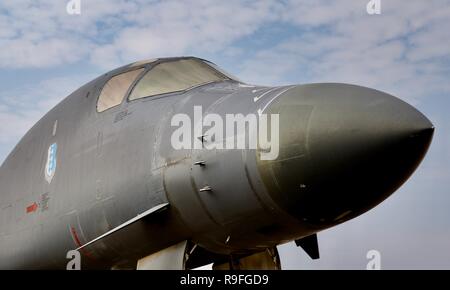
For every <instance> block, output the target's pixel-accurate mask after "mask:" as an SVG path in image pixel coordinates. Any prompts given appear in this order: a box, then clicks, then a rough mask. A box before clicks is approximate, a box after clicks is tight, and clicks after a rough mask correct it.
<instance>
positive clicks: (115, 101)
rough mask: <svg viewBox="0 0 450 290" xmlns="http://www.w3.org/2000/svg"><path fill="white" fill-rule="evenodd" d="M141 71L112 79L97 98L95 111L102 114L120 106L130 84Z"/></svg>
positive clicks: (130, 72)
mask: <svg viewBox="0 0 450 290" xmlns="http://www.w3.org/2000/svg"><path fill="white" fill-rule="evenodd" d="M143 70H144V69H143V68H141V69H137V70H133V71H129V72H126V73H123V74H120V75H116V76H114V77H112V78H111V79H110V80H109V81H108V82H107V83H106V84H105V85H104V86H103V89H102V91H101V93H100V96H99V97H98V102H97V111H98V112H103V111H106V110H108V109H110V108H112V107H115V106H117V105H120V103H122V100H123V98H124V96H125V94H126V93H127V91H128V89H129V88H130V86H131V84H132V83H133V82H134V80H135V79H136V78H137V76H138V75H139V74H140V73H141V72H142V71H143Z"/></svg>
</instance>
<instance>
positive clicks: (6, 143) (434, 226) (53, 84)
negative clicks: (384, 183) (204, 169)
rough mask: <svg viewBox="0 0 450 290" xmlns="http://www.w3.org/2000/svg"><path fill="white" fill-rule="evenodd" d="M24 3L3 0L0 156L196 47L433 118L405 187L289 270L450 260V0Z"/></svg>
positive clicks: (286, 251) (277, 79)
mask: <svg viewBox="0 0 450 290" xmlns="http://www.w3.org/2000/svg"><path fill="white" fill-rule="evenodd" d="M68 2H69V1H68V0H67V1H65V0H61V1H51V0H33V1H32V0H14V1H12V0H11V1H8V0H6V1H2V2H1V3H0V88H1V89H0V160H4V158H5V157H6V156H7V154H9V152H10V151H11V150H12V148H13V146H14V145H15V144H16V143H17V142H18V140H19V139H20V138H21V136H23V134H24V133H25V132H26V131H27V130H28V129H29V128H30V127H31V126H32V125H33V124H34V123H35V122H36V121H37V120H38V119H39V118H40V117H42V116H43V115H44V114H45V113H46V112H47V111H48V110H49V109H50V108H51V107H52V106H54V105H55V104H56V103H57V102H59V101H60V100H62V99H63V98H64V97H65V96H67V95H68V94H69V93H70V92H72V91H74V90H75V89H77V88H78V87H79V86H81V85H82V84H83V83H85V82H87V81H89V80H91V79H92V78H94V77H96V76H98V75H100V74H102V73H104V72H106V71H108V70H110V69H113V68H115V67H117V66H120V65H124V64H127V63H130V62H134V61H136V60H140V59H146V58H154V57H163V56H177V55H194V56H198V57H202V58H206V59H209V60H211V61H213V62H215V63H217V64H218V65H220V66H222V67H223V68H224V69H226V70H228V71H230V72H231V73H233V74H234V75H237V76H238V77H239V78H241V79H243V80H245V81H247V82H249V83H255V84H265V85H274V84H293V83H309V82H326V81H331V82H347V83H355V84H359V85H364V86H369V87H373V88H376V89H380V90H383V91H386V92H389V93H391V94H393V95H395V96H398V97H400V98H402V99H403V100H405V101H407V102H409V103H411V104H413V105H415V106H416V107H417V108H418V109H420V110H421V111H422V112H424V113H425V114H426V115H427V116H428V117H429V118H430V119H431V120H432V121H433V123H434V124H435V126H436V135H435V139H434V142H433V144H432V147H431V148H430V152H429V154H428V156H427V158H426V159H425V161H424V162H423V164H422V165H421V166H420V168H419V170H418V171H417V172H416V174H415V175H414V176H413V177H412V178H411V179H410V180H409V182H408V183H406V184H405V185H404V186H403V187H402V188H401V189H400V190H399V191H398V192H397V193H396V194H394V195H393V196H392V197H391V198H389V199H388V200H387V201H386V202H384V203H383V204H382V205H381V206H380V207H378V208H376V209H374V210H372V211H370V212H369V213H367V214H365V215H363V216H361V217H359V218H357V219H355V220H353V221H350V222H348V223H346V224H344V225H341V226H339V227H337V228H335V229H332V230H328V231H326V232H324V233H322V234H321V235H320V236H319V239H320V242H321V248H322V257H323V258H322V259H321V260H320V261H318V262H311V261H309V260H308V258H307V257H306V256H305V255H304V254H303V253H302V252H301V251H300V250H298V249H295V248H294V246H293V245H291V244H290V245H285V246H282V247H281V249H280V252H281V254H282V259H283V261H284V263H283V264H284V266H285V267H286V268H356V269H364V268H365V264H366V263H367V259H366V256H365V255H366V253H367V251H368V250H370V249H377V250H379V251H380V252H381V255H382V267H383V268H450V250H449V246H448V245H450V213H449V210H448V208H449V207H450V196H449V193H450V190H449V189H450V165H449V164H450V142H449V135H450V134H449V133H450V125H449V124H450V114H449V113H448V112H449V108H450V98H449V92H450V30H449V29H448V27H450V1H446V0H434V1H433V0H432V1H420V0H413V1H408V2H406V1H402V0H390V1H387V0H381V3H382V6H381V8H382V10H381V14H380V15H368V14H367V12H366V4H367V2H368V0H367V1H366V0H338V1H325V0H316V1H313V0H306V1H301V0H292V1H291V0H284V1H265V0H258V1H250V0H245V1H234V0H228V1H210V0H195V1H171V0H165V1H144V0H134V1H133V0H129V1H125V0H81V14H80V15H69V14H67V12H66V4H67V3H68Z"/></svg>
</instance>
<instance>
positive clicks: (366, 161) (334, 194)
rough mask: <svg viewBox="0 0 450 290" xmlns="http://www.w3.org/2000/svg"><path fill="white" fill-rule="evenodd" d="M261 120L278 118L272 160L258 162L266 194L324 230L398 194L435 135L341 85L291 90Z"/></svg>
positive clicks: (377, 99)
mask: <svg viewBox="0 0 450 290" xmlns="http://www.w3.org/2000/svg"><path fill="white" fill-rule="evenodd" d="M264 113H266V114H279V118H280V128H279V155H278V158H277V159H275V160H268V161H265V160H260V159H259V161H258V162H259V164H258V167H259V170H260V173H261V176H262V178H263V180H264V183H265V185H266V187H267V189H268V191H269V193H270V194H271V195H272V197H273V198H274V200H275V201H276V202H278V203H279V204H280V206H281V207H282V208H284V209H285V210H287V211H288V212H289V213H290V214H291V215H293V216H295V217H297V218H298V219H300V220H302V221H303V222H305V223H308V224H310V225H316V226H318V227H324V228H325V227H329V226H333V225H335V224H337V223H341V222H344V221H346V220H348V219H351V218H353V217H356V216H358V215H360V214H362V213H364V212H365V211H367V210H369V209H370V208H372V207H374V206H376V205H377V204H379V203H380V202H381V201H383V200H384V199H385V198H387V197H388V196H389V195H390V194H392V193H393V192H394V191H395V190H396V189H398V188H399V187H400V186H401V185H402V184H403V183H404V182H405V181H406V180H407V178H408V177H409V176H410V175H411V174H412V173H413V171H414V170H415V169H416V168H417V166H418V165H419V163H420V161H421V160H422V158H423V157H424V155H425V153H426V151H427V149H428V147H429V144H430V142H431V139H432V135H433V131H434V127H433V125H432V124H431V122H430V121H429V120H428V119H427V118H426V117H425V116H424V115H423V114H421V113H420V112H419V111H417V110H416V109H415V108H413V107H412V106H410V105H409V104H407V103H405V102H403V101H401V100H399V99H397V98H395V97H393V96H391V95H388V94H386V93H383V92H380V91H376V90H372V89H368V88H364V87H359V86H353V85H346V84H312V85H302V86H297V87H294V88H292V89H290V90H289V91H287V92H286V93H284V94H283V95H281V96H279V97H278V98H277V99H276V100H274V101H273V102H272V103H271V104H270V106H269V107H268V109H267V110H266V111H265V112H264Z"/></svg>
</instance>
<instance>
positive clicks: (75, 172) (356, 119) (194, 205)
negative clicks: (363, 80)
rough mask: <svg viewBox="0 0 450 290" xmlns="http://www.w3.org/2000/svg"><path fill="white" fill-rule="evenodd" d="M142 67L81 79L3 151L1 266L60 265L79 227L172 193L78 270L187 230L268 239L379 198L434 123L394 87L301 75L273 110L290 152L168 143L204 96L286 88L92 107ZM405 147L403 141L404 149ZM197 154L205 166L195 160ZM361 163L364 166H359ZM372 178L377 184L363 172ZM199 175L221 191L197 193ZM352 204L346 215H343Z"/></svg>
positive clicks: (225, 85)
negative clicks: (53, 165) (315, 80)
mask: <svg viewBox="0 0 450 290" xmlns="http://www.w3.org/2000/svg"><path fill="white" fill-rule="evenodd" d="M170 60H171V59H162V60H161V61H170ZM151 65H152V64H148V65H147V66H151ZM135 68H136V67H132V66H125V67H122V68H119V69H117V70H115V71H113V72H110V73H108V74H106V75H103V76H101V77H99V78H98V79H96V80H94V81H92V82H90V83H88V84H86V85H85V86H83V87H81V88H80V89H78V90H77V91H76V92H74V93H73V94H71V95H70V96H69V97H67V98H66V99H65V100H64V101H63V102H61V103H60V104H59V105H57V106H56V107H55V108H54V109H52V110H51V111H50V112H49V113H48V114H47V115H46V116H44V117H43V118H42V119H41V120H40V121H39V122H38V123H37V124H36V125H35V126H34V127H33V128H32V129H31V130H30V131H29V132H28V133H27V134H26V135H25V136H24V138H23V139H22V140H21V141H20V142H19V144H18V145H17V147H16V148H15V149H14V150H13V152H12V153H11V154H10V156H9V157H8V158H7V159H6V161H5V162H4V164H3V165H2V167H1V169H0V186H1V189H0V190H1V192H0V205H1V207H0V209H1V221H0V268H2V269H35V268H65V265H66V263H67V260H66V253H67V251H68V250H71V249H75V248H78V246H79V245H78V242H77V239H78V240H79V244H85V243H87V242H89V241H91V240H93V239H95V238H97V237H99V236H101V235H102V234H104V233H106V232H108V231H109V230H111V229H113V228H115V227H117V226H119V225H121V224H123V223H124V222H126V221H128V220H130V219H132V218H133V217H135V216H137V215H138V214H140V213H142V212H145V211H146V210H148V209H150V208H152V207H154V206H156V205H158V204H161V203H165V202H169V203H170V209H169V210H167V211H164V212H161V213H158V214H157V215H155V216H151V217H149V218H146V219H143V220H140V221H139V222H137V223H134V224H133V225H132V226H130V227H128V228H127V229H126V230H123V231H121V233H120V234H118V235H114V237H107V238H105V239H102V240H101V241H100V242H97V243H95V244H93V245H92V246H88V247H86V249H85V250H84V251H83V252H82V253H83V259H82V261H83V266H82V268H84V269H86V268H111V267H120V266H122V265H127V266H129V265H135V263H136V261H137V259H139V258H142V257H145V256H146V255H148V254H151V253H154V252H156V251H158V250H161V249H163V248H166V247H168V246H170V245H173V244H175V243H177V242H179V241H182V240H186V239H188V240H192V241H193V242H195V243H197V244H199V245H200V246H202V247H203V248H205V249H207V250H208V251H210V252H215V253H220V254H231V253H233V254H239V253H240V254H245V253H250V252H254V251H259V250H262V249H266V248H270V247H273V246H276V245H278V244H280V243H284V242H287V241H291V240H295V239H298V238H302V237H305V236H308V235H310V234H313V233H315V232H318V231H320V230H322V229H325V228H328V227H331V226H334V225H336V224H338V223H341V222H344V221H345V220H348V219H350V218H352V217H354V216H357V215H359V214H361V213H363V212H365V211H366V210H368V209H370V208H372V207H373V206H375V205H376V204H378V203H379V202H381V201H382V200H383V199H384V198H386V197H387V196H388V195H389V194H391V193H392V192H393V191H395V189H397V188H398V186H400V185H401V184H402V183H403V182H404V181H405V180H406V179H407V177H408V176H409V175H410V174H411V173H412V171H413V170H414V169H415V167H416V166H417V164H418V163H419V162H420V160H421V159H422V157H423V155H424V154H425V152H426V150H427V147H428V145H429V142H430V140H431V135H432V129H431V128H432V125H431V123H430V122H429V121H428V120H427V119H426V118H425V117H424V116H423V115H421V114H420V113H419V112H417V111H416V110H415V109H414V108H412V107H411V106H409V105H407V104H405V103H403V102H401V101H399V100H398V99H396V98H394V97H392V96H389V95H387V94H384V93H382V92H379V91H375V90H370V89H367V88H362V87H357V86H350V85H343V84H314V85H304V86H296V87H292V88H291V89H289V90H288V91H286V92H285V93H283V94H281V95H280V96H279V98H277V99H276V100H274V102H273V103H272V104H271V105H270V106H269V107H268V109H267V111H268V112H274V113H280V115H281V123H280V130H281V131H280V134H281V157H282V156H284V157H286V158H284V159H283V160H281V159H280V160H278V161H273V162H261V161H260V160H259V157H258V156H259V153H258V152H256V151H255V150H218V151H209V150H173V149H172V148H171V146H170V136H171V134H172V132H173V130H174V128H172V127H171V126H170V120H171V117H172V116H173V115H174V114H176V113H186V114H188V115H191V116H192V114H193V106H194V105H201V106H203V109H204V114H206V113H217V114H220V115H222V116H224V115H225V114H227V113H234V114H236V113H242V114H244V115H247V114H248V113H256V111H257V110H258V108H260V106H259V104H265V103H267V102H268V101H269V100H271V99H272V98H273V97H274V96H276V95H277V93H279V92H280V91H282V89H288V87H286V88H280V89H278V90H273V91H272V92H270V93H268V94H267V95H266V96H264V97H263V98H262V99H261V100H260V101H259V102H258V103H255V102H254V101H253V97H254V96H255V93H254V92H253V90H259V89H263V88H262V87H261V88H259V87H249V86H246V85H242V84H240V83H238V82H235V81H231V80H230V81H225V82H222V83H215V84H210V85H205V86H201V87H198V88H195V89H192V90H189V91H186V92H184V93H174V94H167V95H163V96H160V97H153V98H146V99H140V100H136V101H133V102H127V101H126V100H125V101H124V102H123V103H122V104H121V105H120V106H118V107H115V108H112V109H110V110H107V111H105V112H103V113H97V112H96V102H97V97H98V94H99V91H100V89H101V87H102V85H103V84H104V83H105V82H106V81H107V80H108V79H109V78H110V77H111V76H112V75H114V74H117V73H122V72H125V71H127V70H130V69H135ZM266 90H267V89H266ZM260 92H264V90H261V91H260ZM56 120H58V128H57V132H56V136H52V130H53V125H54V122H55V121H56ZM54 142H57V143H58V162H57V170H56V174H55V176H54V178H53V181H52V183H51V184H48V183H47V182H46V181H45V178H44V167H45V162H46V159H47V149H48V147H49V146H50V144H52V143H54ZM338 149H339V150H338ZM393 149H395V150H394V151H393ZM393 152H394V153H395V154H393ZM401 152H406V153H405V154H399V155H396V153H401ZM354 153H355V154H354ZM398 157H400V158H398ZM405 158H406V159H405ZM199 160H205V161H206V165H205V166H204V167H201V166H197V165H194V163H195V162H197V161H199ZM289 160H290V161H289ZM377 160H381V161H382V162H381V161H380V162H378V161H377ZM402 160H407V161H405V162H402ZM286 161H288V162H286ZM352 168H356V169H357V172H356V174H355V175H354V176H353V175H352V174H353V173H355V172H354V171H352ZM383 171H385V172H386V173H388V174H389V176H388V177H386V175H384V174H383ZM364 172H365V173H367V174H364ZM384 177H386V178H384ZM374 179H375V180H376V182H377V184H379V186H373V185H374V184H375V183H374V184H371V183H366V182H369V181H373V180H374ZM333 182H336V183H335V185H337V186H336V187H335V186H334V185H333ZM300 184H306V186H307V191H306V193H305V192H298V189H299V188H300V187H299V186H300ZM204 185H209V186H211V187H212V188H213V192H211V193H207V192H206V193H200V192H199V189H200V188H202V187H203V186H204ZM358 193H359V195H358ZM43 194H47V195H48V198H49V200H48V209H47V210H45V211H41V209H38V211H37V212H35V213H29V214H27V213H26V207H27V206H29V205H30V204H32V203H33V202H39V200H40V198H41V196H42V195H43ZM364 194H366V195H364ZM348 209H351V210H352V213H351V214H349V215H347V216H345V217H343V218H341V219H337V220H336V219H335V218H336V217H337V216H339V215H340V214H342V212H343V211H345V210H348ZM333 218H334V219H333ZM74 232H75V233H76V237H74ZM228 236H230V239H229V242H228V243H226V240H227V239H228Z"/></svg>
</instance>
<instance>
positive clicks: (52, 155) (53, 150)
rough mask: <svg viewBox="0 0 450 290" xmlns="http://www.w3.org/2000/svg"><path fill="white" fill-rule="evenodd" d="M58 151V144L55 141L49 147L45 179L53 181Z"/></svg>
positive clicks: (49, 181)
mask: <svg viewBox="0 0 450 290" xmlns="http://www.w3.org/2000/svg"><path fill="white" fill-rule="evenodd" d="M57 152H58V144H56V143H53V144H52V145H50V147H48V155H47V163H46V164H45V180H47V182H48V183H51V182H52V179H53V176H55V172H56V156H57Z"/></svg>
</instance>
